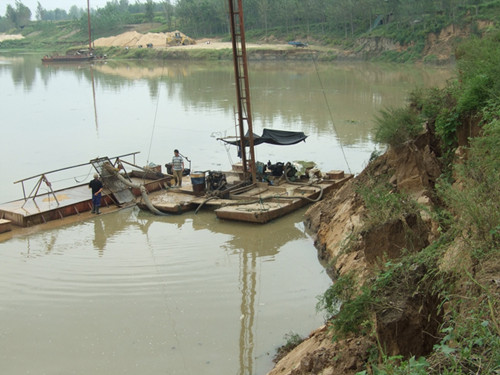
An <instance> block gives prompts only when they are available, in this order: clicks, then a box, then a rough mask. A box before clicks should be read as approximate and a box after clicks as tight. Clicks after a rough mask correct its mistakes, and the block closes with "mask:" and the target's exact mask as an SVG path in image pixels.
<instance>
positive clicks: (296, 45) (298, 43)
mask: <svg viewBox="0 0 500 375" xmlns="http://www.w3.org/2000/svg"><path fill="white" fill-rule="evenodd" d="M288 44H290V45H292V46H295V47H307V46H308V44H307V43H303V42H294V41H292V42H288Z"/></svg>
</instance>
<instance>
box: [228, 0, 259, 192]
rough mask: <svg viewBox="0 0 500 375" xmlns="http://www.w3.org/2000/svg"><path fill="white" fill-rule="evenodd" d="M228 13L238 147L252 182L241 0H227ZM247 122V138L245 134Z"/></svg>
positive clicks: (252, 148) (252, 160) (251, 151)
mask: <svg viewBox="0 0 500 375" xmlns="http://www.w3.org/2000/svg"><path fill="white" fill-rule="evenodd" d="M229 15H230V17H229V18H230V26H231V41H232V45H233V62H234V73H235V80H236V96H237V99H238V103H237V105H238V125H239V131H240V149H241V156H242V162H243V170H244V172H245V174H247V173H248V168H249V167H250V173H251V176H252V183H255V182H256V180H257V177H256V166H255V152H254V139H253V129H252V111H251V107H250V85H249V82H248V66H247V54H246V43H245V27H244V24H243V4H242V0H229ZM245 121H246V123H247V131H248V138H247V137H246V135H245V133H246V132H245V125H244V122H245ZM247 140H248V147H249V150H250V160H249V161H247V158H246V143H247Z"/></svg>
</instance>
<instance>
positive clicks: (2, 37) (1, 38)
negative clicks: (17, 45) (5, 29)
mask: <svg viewBox="0 0 500 375" xmlns="http://www.w3.org/2000/svg"><path fill="white" fill-rule="evenodd" d="M13 39H24V36H22V35H18V34H12V35H9V34H0V42H3V41H4V40H13Z"/></svg>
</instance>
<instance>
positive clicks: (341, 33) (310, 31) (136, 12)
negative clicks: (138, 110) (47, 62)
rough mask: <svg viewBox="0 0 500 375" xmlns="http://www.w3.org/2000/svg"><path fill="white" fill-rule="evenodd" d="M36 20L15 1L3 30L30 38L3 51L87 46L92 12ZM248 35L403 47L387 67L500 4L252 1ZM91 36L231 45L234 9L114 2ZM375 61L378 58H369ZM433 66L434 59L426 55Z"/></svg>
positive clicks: (0, 21)
mask: <svg viewBox="0 0 500 375" xmlns="http://www.w3.org/2000/svg"><path fill="white" fill-rule="evenodd" d="M38 4H39V6H38V7H37V9H36V12H35V14H32V13H31V11H30V10H29V9H28V8H27V7H26V6H24V5H23V3H22V1H19V2H16V7H12V6H8V7H7V11H6V14H5V16H3V17H1V16H0V32H6V33H22V34H23V35H24V36H26V37H27V38H26V39H23V40H16V41H14V40H13V41H6V42H3V43H2V44H1V45H0V47H1V48H31V49H54V48H55V47H57V48H58V49H61V48H69V47H74V46H75V44H79V45H86V42H85V41H86V39H87V36H88V30H87V29H88V26H87V25H88V23H87V17H86V10H84V9H82V8H78V7H77V6H72V7H71V8H70V11H69V12H66V11H64V10H61V9H55V10H47V9H45V8H43V6H42V5H41V4H43V1H41V2H39V3H38ZM244 11H245V29H246V35H247V41H248V42H259V43H276V42H288V41H291V40H301V41H303V42H305V43H309V44H315V45H322V46H330V47H342V48H346V49H350V50H353V51H356V50H357V49H359V48H362V47H360V43H359V41H360V40H364V38H375V39H377V38H384V39H387V40H390V41H391V43H397V44H398V45H399V46H400V47H398V48H392V49H390V50H383V51H377V54H378V55H379V56H378V57H379V58H382V59H383V60H386V61H400V62H404V61H415V60H418V59H420V58H422V54H423V52H424V48H425V45H426V40H427V37H428V35H429V34H430V33H439V32H440V31H441V30H443V29H445V28H446V27H449V26H450V25H454V26H456V27H458V28H467V30H468V31H467V32H468V33H469V34H472V35H474V34H476V35H480V34H481V33H482V32H483V30H482V28H481V27H480V25H481V23H484V22H489V23H491V25H495V24H496V23H497V22H498V20H499V19H500V0H491V1H487V2H483V1H477V0H462V1H427V0H423V1H418V2H417V3H415V2H414V1H410V0H404V1H392V0H391V1H382V2H381V1H376V0H363V1H362V2H360V1H356V2H354V1H350V0H337V1H325V0H309V1H296V0H279V1H269V0H245V1H244ZM91 25H92V26H91V27H92V30H91V31H92V37H93V38H94V39H96V38H100V37H106V36H110V35H117V34H120V33H122V32H124V31H128V30H130V29H131V28H134V29H140V30H142V31H148V32H167V31H173V30H182V32H183V33H185V34H186V35H189V36H190V37H192V38H196V39H200V38H207V37H212V38H214V37H216V38H226V39H227V40H229V22H228V11H227V4H226V1H224V0H205V1H202V2H193V1H191V0H178V1H176V2H175V3H174V4H172V2H171V1H161V2H155V1H153V0H147V1H146V2H144V3H137V2H136V3H134V4H131V3H129V1H128V0H120V1H116V0H115V1H109V2H108V3H107V4H106V6H105V7H103V8H97V9H92V12H91ZM366 57H373V56H371V55H370V56H366ZM427 58H428V60H429V61H432V60H433V57H432V56H427Z"/></svg>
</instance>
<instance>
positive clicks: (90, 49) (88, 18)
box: [87, 0, 92, 53]
mask: <svg viewBox="0 0 500 375" xmlns="http://www.w3.org/2000/svg"><path fill="white" fill-rule="evenodd" d="M87 24H88V28H89V53H90V52H91V51H92V35H91V33H90V0H87Z"/></svg>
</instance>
